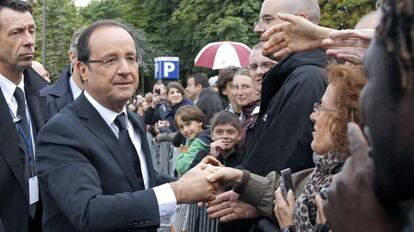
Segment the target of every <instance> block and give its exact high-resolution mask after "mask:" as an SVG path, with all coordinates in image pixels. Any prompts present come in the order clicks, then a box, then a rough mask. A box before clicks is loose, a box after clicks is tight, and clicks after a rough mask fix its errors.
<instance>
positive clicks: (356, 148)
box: [325, 123, 393, 232]
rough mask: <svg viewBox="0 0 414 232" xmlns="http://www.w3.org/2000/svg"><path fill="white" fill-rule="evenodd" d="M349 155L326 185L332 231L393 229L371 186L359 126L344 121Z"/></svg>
mask: <svg viewBox="0 0 414 232" xmlns="http://www.w3.org/2000/svg"><path fill="white" fill-rule="evenodd" d="M348 139H349V146H350V150H351V157H350V158H348V160H347V162H346V163H345V165H344V167H343V170H342V171H341V172H340V173H339V174H338V175H337V178H336V179H335V180H334V181H333V183H332V184H331V186H330V187H329V192H328V201H327V203H326V204H325V212H326V216H327V219H328V223H329V225H330V227H331V229H332V230H333V231H339V232H341V231H355V232H358V231H361V232H362V231H379V232H381V231H393V229H392V223H391V219H390V217H389V216H388V215H387V211H386V210H385V209H384V207H383V206H382V204H381V203H380V202H379V201H378V198H377V196H376V195H375V193H374V189H373V175H374V164H373V162H372V159H371V158H370V157H369V155H368V153H369V148H368V144H367V142H366V141H365V138H364V135H363V134H362V131H361V129H360V128H359V127H358V125H357V124H355V123H348Z"/></svg>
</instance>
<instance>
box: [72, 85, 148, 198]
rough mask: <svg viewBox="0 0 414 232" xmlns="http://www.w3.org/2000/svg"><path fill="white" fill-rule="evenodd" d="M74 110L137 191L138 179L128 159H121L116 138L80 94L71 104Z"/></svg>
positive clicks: (121, 155)
mask: <svg viewBox="0 0 414 232" xmlns="http://www.w3.org/2000/svg"><path fill="white" fill-rule="evenodd" d="M73 104H74V106H75V108H76V111H77V112H76V113H77V114H78V116H79V117H80V118H82V119H84V125H85V126H86V127H87V128H88V129H89V130H90V131H91V132H92V133H93V134H94V135H95V136H96V137H97V138H98V139H99V140H101V141H102V142H103V144H105V146H106V147H107V148H108V150H109V151H110V152H111V154H112V156H113V157H114V159H115V160H116V162H117V163H118V165H119V166H120V167H121V169H122V170H123V172H124V173H125V176H126V177H127V179H128V182H129V183H130V184H131V186H133V189H134V190H139V189H140V187H139V185H138V178H137V176H136V174H135V172H134V170H133V166H132V165H131V164H130V163H129V162H128V159H126V158H125V157H123V154H121V152H120V150H121V149H119V143H118V138H117V137H116V136H115V134H114V133H113V132H112V130H111V128H109V126H108V125H107V124H106V122H105V121H104V120H103V118H102V117H101V115H100V114H99V113H98V111H97V110H96V109H95V108H94V107H93V106H92V104H91V103H90V102H89V101H88V100H87V99H86V97H85V95H84V94H83V93H82V94H81V95H80V96H79V97H78V98H77V99H76V100H75V102H74V103H73Z"/></svg>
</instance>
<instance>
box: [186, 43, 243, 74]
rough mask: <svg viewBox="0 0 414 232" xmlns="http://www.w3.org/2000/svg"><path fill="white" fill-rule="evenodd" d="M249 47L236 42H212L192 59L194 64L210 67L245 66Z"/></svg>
mask: <svg viewBox="0 0 414 232" xmlns="http://www.w3.org/2000/svg"><path fill="white" fill-rule="evenodd" d="M250 51H251V50H250V48H249V47H248V46H247V45H245V44H243V43H238V42H229V41H224V42H214V43H209V44H207V45H206V46H204V47H203V49H201V51H200V52H199V53H198V54H197V56H196V58H195V60H194V66H199V67H207V68H211V69H222V68H228V67H246V66H248V65H249V55H250Z"/></svg>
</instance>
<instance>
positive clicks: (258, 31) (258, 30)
mask: <svg viewBox="0 0 414 232" xmlns="http://www.w3.org/2000/svg"><path fill="white" fill-rule="evenodd" d="M253 30H254V32H255V33H256V34H258V35H259V36H261V35H262V34H263V33H264V32H265V31H266V28H265V27H264V26H263V25H262V24H261V23H257V24H256V25H255V26H254V28H253Z"/></svg>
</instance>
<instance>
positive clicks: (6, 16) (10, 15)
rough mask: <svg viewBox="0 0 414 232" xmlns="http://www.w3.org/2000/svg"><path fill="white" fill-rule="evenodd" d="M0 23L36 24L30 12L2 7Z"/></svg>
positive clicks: (9, 24) (11, 24) (8, 24)
mask: <svg viewBox="0 0 414 232" xmlns="http://www.w3.org/2000/svg"><path fill="white" fill-rule="evenodd" d="M0 24H1V26H2V27H8V28H13V27H25V26H27V25H29V26H33V27H34V26H35V22H34V19H33V16H32V14H30V12H28V11H26V12H19V11H15V10H12V9H8V8H2V9H0Z"/></svg>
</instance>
